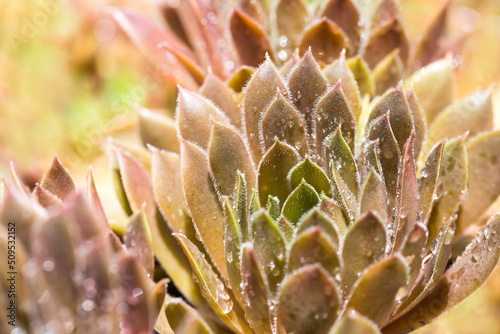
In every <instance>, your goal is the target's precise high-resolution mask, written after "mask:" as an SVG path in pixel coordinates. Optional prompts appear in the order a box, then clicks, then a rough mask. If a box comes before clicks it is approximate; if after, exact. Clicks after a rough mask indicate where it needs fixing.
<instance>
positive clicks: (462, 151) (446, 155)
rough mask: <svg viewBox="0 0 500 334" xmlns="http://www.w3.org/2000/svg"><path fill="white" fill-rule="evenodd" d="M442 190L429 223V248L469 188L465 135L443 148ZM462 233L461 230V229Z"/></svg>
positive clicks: (437, 195) (441, 167) (449, 142)
mask: <svg viewBox="0 0 500 334" xmlns="http://www.w3.org/2000/svg"><path fill="white" fill-rule="evenodd" d="M439 179H440V180H441V184H442V190H439V192H440V193H441V194H440V193H438V194H435V195H436V197H439V199H438V200H437V202H436V203H435V204H434V208H433V209H432V213H431V216H430V220H429V223H428V229H429V239H428V241H427V248H429V247H430V245H431V242H432V240H434V239H435V238H436V237H437V235H438V234H439V230H440V229H441V228H442V227H443V226H444V225H446V224H448V222H449V220H450V219H451V218H452V217H453V215H455V213H456V212H457V210H458V208H459V205H460V203H461V202H462V198H463V197H464V194H465V192H466V189H467V179H468V171H467V148H466V146H465V135H464V136H462V137H458V138H455V139H452V140H450V141H448V142H447V143H446V144H445V146H444V150H443V157H442V158H441V166H440V170H439ZM459 233H460V231H459Z"/></svg>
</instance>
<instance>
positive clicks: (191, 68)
mask: <svg viewBox="0 0 500 334" xmlns="http://www.w3.org/2000/svg"><path fill="white" fill-rule="evenodd" d="M158 48H160V49H162V50H164V51H166V52H167V53H169V54H170V55H172V56H174V57H175V58H176V59H177V60H178V61H179V63H180V64H181V65H182V66H184V68H185V69H186V72H187V73H188V74H190V75H191V77H192V78H193V79H194V81H195V82H196V84H197V85H201V84H202V83H203V80H205V71H204V70H203V68H201V67H200V65H199V64H198V63H197V61H196V60H195V59H193V58H192V57H191V56H188V55H186V54H185V53H184V52H181V51H179V50H177V49H176V48H175V47H172V46H171V45H169V43H168V42H163V43H160V44H159V45H158ZM181 80H182V79H181Z"/></svg>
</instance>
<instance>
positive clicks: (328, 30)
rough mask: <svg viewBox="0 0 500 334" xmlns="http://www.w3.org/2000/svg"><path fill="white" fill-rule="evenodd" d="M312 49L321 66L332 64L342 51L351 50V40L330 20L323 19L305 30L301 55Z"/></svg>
mask: <svg viewBox="0 0 500 334" xmlns="http://www.w3.org/2000/svg"><path fill="white" fill-rule="evenodd" d="M309 49H312V50H313V52H314V56H315V57H316V59H318V62H319V63H321V64H323V65H324V64H330V63H331V62H333V61H334V60H335V59H337V58H338V57H339V55H340V53H341V52H342V50H344V49H346V50H349V38H347V36H346V35H345V34H344V32H343V31H342V29H341V28H340V27H339V26H338V25H337V24H335V23H334V22H333V21H331V20H330V19H328V18H326V17H323V18H322V19H320V20H319V21H318V22H316V23H313V24H312V25H310V26H309V27H308V28H306V29H305V31H304V33H303V34H302V36H301V39H300V42H299V52H300V54H302V55H303V54H305V53H306V52H308V51H307V50H309Z"/></svg>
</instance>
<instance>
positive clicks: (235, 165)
mask: <svg viewBox="0 0 500 334" xmlns="http://www.w3.org/2000/svg"><path fill="white" fill-rule="evenodd" d="M208 160H209V163H210V170H211V171H212V175H213V177H214V180H215V183H216V185H217V189H218V190H219V192H220V194H222V195H225V196H230V195H232V194H233V191H234V188H235V186H236V182H237V179H238V178H237V172H238V171H240V172H241V173H243V174H244V175H245V181H246V183H247V187H248V188H247V189H248V196H250V195H251V194H250V191H251V189H252V188H254V187H255V183H256V175H255V174H256V173H255V168H254V166H253V163H252V157H251V156H250V153H249V152H248V150H247V147H246V145H245V142H244V141H243V139H242V138H241V136H240V134H239V133H238V131H236V130H235V129H234V128H231V127H229V126H225V125H224V124H221V123H217V122H212V136H211V138H210V144H209V148H208Z"/></svg>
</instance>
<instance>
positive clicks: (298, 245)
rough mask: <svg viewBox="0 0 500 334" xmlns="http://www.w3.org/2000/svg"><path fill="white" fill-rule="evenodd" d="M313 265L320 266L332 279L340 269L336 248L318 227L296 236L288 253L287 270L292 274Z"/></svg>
mask: <svg viewBox="0 0 500 334" xmlns="http://www.w3.org/2000/svg"><path fill="white" fill-rule="evenodd" d="M315 263H319V264H321V266H322V267H323V268H324V269H326V270H327V271H328V272H329V273H330V275H331V276H332V277H333V276H335V274H336V273H337V272H338V271H339V269H340V259H339V256H338V255H337V249H336V247H335V246H334V245H333V243H332V241H331V240H330V238H329V237H328V236H327V235H326V233H325V232H323V230H322V229H321V228H320V227H318V226H316V227H311V228H309V229H308V230H307V231H304V232H302V233H301V234H299V235H298V236H297V238H296V239H295V241H294V242H293V244H292V246H291V248H290V251H289V255H288V266H287V270H288V272H289V273H292V272H294V271H296V270H297V269H299V268H302V267H305V266H307V265H310V264H315Z"/></svg>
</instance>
